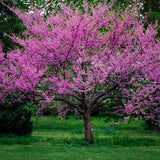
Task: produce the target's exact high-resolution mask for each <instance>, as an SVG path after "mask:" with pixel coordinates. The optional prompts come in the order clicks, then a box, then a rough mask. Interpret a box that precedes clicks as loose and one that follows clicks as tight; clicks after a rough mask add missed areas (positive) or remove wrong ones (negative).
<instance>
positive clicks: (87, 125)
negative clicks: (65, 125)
mask: <svg viewBox="0 0 160 160" xmlns="http://www.w3.org/2000/svg"><path fill="white" fill-rule="evenodd" d="M83 121H84V129H85V140H86V141H87V142H89V143H90V144H92V143H93V137H92V127H91V117H90V114H85V115H84V116H83Z"/></svg>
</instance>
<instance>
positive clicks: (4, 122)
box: [0, 102, 32, 135]
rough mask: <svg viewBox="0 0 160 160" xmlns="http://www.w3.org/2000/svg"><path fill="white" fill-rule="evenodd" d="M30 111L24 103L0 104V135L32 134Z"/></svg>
mask: <svg viewBox="0 0 160 160" xmlns="http://www.w3.org/2000/svg"><path fill="white" fill-rule="evenodd" d="M31 115H32V110H31V109H30V107H29V106H28V105H26V103H24V102H23V103H22V102H21V103H19V102H16V103H12V104H6V103H5V104H3V105H2V104H0V124H1V125H0V133H5V134H16V135H27V134H30V133H31V132H32V121H31Z"/></svg>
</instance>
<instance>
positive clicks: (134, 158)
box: [0, 116, 160, 160]
mask: <svg viewBox="0 0 160 160" xmlns="http://www.w3.org/2000/svg"><path fill="white" fill-rule="evenodd" d="M33 121H34V123H33V127H34V129H33V133H32V135H31V136H23V137H18V136H14V135H11V136H7V135H2V136H1V137H0V160H102V159H103V160H110V159H111V160H160V156H159V155H160V133H158V132H151V131H148V130H145V129H144V128H143V127H142V124H143V122H142V121H134V120H132V121H131V122H130V123H129V124H128V123H125V124H121V125H118V126H110V125H109V124H107V123H105V122H104V118H98V117H92V128H93V137H94V144H92V145H89V144H88V143H86V142H85V141H84V129H83V121H82V119H78V120H76V119H75V117H72V116H71V117H69V118H68V119H67V120H63V121H62V120H59V119H57V118H56V117H40V118H39V128H38V129H36V127H35V126H36V124H35V118H34V117H33Z"/></svg>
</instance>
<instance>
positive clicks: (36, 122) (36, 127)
mask: <svg viewBox="0 0 160 160" xmlns="http://www.w3.org/2000/svg"><path fill="white" fill-rule="evenodd" d="M36 128H37V129H38V115H36Z"/></svg>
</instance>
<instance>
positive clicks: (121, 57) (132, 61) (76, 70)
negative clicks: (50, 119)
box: [0, 4, 160, 142]
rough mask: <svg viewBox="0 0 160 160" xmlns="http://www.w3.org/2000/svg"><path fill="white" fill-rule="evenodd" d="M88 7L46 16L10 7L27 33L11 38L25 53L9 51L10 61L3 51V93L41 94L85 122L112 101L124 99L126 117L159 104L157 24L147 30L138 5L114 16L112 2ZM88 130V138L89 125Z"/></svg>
mask: <svg viewBox="0 0 160 160" xmlns="http://www.w3.org/2000/svg"><path fill="white" fill-rule="evenodd" d="M135 6H136V5H135ZM84 9H85V10H84V12H82V11H81V10H78V9H75V10H72V9H71V8H70V7H68V6H65V5H63V6H62V10H61V11H58V12H56V13H55V12H54V11H53V12H52V13H51V14H50V16H49V17H47V18H46V17H45V16H44V15H42V12H41V11H40V10H37V9H35V8H31V9H30V11H28V12H27V13H26V12H22V11H20V10H17V9H11V10H12V11H13V12H14V13H16V14H17V16H18V17H19V18H20V19H21V20H22V21H23V23H24V25H25V26H26V28H27V31H25V32H24V33H23V37H25V38H20V37H15V36H12V37H11V38H12V40H13V41H15V42H16V43H19V44H20V45H21V46H22V47H23V49H21V50H20V49H17V50H15V51H12V52H11V53H8V54H7V60H5V59H4V58H3V53H2V51H1V54H0V57H1V59H2V61H3V60H4V62H3V63H4V65H3V64H2V65H1V68H0V69H1V70H0V75H1V77H2V78H1V79H0V88H3V92H4V93H6V92H7V93H10V92H13V90H14V91H16V90H19V91H21V90H22V91H23V93H29V92H33V91H34V92H37V93H38V94H41V96H42V97H44V98H45V99H46V100H47V101H48V102H50V101H52V100H59V101H63V102H66V103H67V104H68V106H69V107H71V108H75V109H77V110H78V111H79V112H80V113H81V114H82V115H83V116H84V117H85V118H86V117H87V118H86V119H87V120H88V119H89V118H90V115H91V113H92V111H93V110H94V109H95V108H96V107H98V106H99V104H100V103H101V102H103V101H104V100H106V99H108V98H116V99H117V98H121V99H122V100H123V102H124V103H125V107H126V110H125V111H124V114H125V113H131V112H136V111H135V109H134V108H138V107H141V106H143V108H145V107H150V106H151V105H153V104H154V105H157V101H158V102H159V98H160V96H159V87H160V86H159V85H160V83H159V82H160V42H159V41H158V40H157V39H155V36H156V33H157V32H156V30H155V29H156V25H149V27H148V28H147V29H144V25H143V20H142V19H138V9H137V8H136V7H134V8H133V10H132V11H123V12H116V13H115V12H114V11H113V10H112V5H111V4H108V5H106V4H104V5H103V4H99V5H98V6H96V7H91V6H90V7H88V5H87V4H85V5H84ZM3 67H4V68H7V69H4V68H3ZM9 73H10V74H9ZM117 90H119V91H120V94H118V95H117V94H116V93H117V92H116V91H117ZM2 94H3V93H1V96H0V97H3V96H2ZM148 101H149V103H148ZM155 102H156V103H155ZM156 109H157V108H156ZM156 112H158V113H159V109H157V110H156ZM85 118H84V122H85V120H86V119H85ZM89 127H90V128H91V125H90V126H89ZM85 129H86V136H87V132H88V131H87V126H86V125H85ZM89 132H91V131H89ZM85 138H86V137H85ZM86 140H88V141H90V142H91V139H89V138H88V139H87V138H86Z"/></svg>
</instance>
